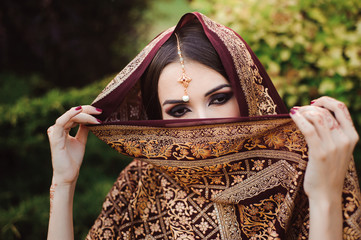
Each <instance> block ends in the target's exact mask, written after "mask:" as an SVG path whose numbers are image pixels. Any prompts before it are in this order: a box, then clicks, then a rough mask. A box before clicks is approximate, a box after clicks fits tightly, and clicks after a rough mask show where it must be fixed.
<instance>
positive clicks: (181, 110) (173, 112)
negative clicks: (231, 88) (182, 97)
mask: <svg viewBox="0 0 361 240" xmlns="http://www.w3.org/2000/svg"><path fill="white" fill-rule="evenodd" d="M232 97H233V92H228V93H217V94H214V95H212V96H211V100H210V102H209V104H208V106H210V105H213V104H215V105H223V104H225V103H227V102H228V100H229V99H231V98H232ZM216 101H219V102H216ZM187 112H191V110H190V109H189V108H187V105H184V104H180V105H176V106H174V107H172V108H171V109H170V110H169V111H167V114H168V115H170V116H172V117H176V118H180V117H182V116H184V115H185V114H186V113H187Z"/></svg>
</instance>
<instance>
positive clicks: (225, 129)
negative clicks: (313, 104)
mask: <svg viewBox="0 0 361 240" xmlns="http://www.w3.org/2000/svg"><path fill="white" fill-rule="evenodd" d="M101 128H104V129H102V130H100V129H101ZM90 129H91V131H93V132H94V133H95V134H98V135H102V136H99V137H100V138H101V139H103V140H104V141H105V142H107V143H108V144H109V145H110V146H112V147H113V148H115V149H116V150H118V151H119V152H121V153H122V154H127V155H129V156H133V157H134V156H137V157H136V159H135V160H134V161H133V162H132V163H131V164H130V165H129V166H128V167H127V168H126V169H124V170H123V171H122V173H121V174H120V176H119V178H118V179H117V181H116V182H115V184H114V186H113V188H112V189H111V190H110V192H109V194H108V195H107V196H106V199H105V201H104V204H103V209H102V212H101V214H100V215H99V217H98V218H97V220H96V221H95V223H94V226H93V227H92V229H91V230H90V232H89V234H88V236H87V239H88V240H89V239H192V240H193V239H194V240H195V239H307V238H308V226H309V213H308V200H307V196H306V194H305V193H304V191H303V187H302V180H303V176H304V172H305V169H306V164H307V147H306V144H305V141H304V138H303V136H302V135H301V134H299V133H298V132H297V129H295V126H294V124H293V122H292V121H290V120H289V119H274V120H262V121H251V122H239V123H227V124H213V125H201V126H193V127H178V128H158V127H135V126H120V125H118V126H117V127H116V128H115V129H113V128H112V127H111V126H109V125H108V126H107V125H104V126H91V127H90ZM257 129H258V130H257ZM109 132H112V134H110V133H109ZM220 133H222V134H220ZM118 134H119V135H118ZM119 136H122V138H121V139H122V140H121V141H120V140H119V139H120V138H119ZM155 136H157V138H155ZM177 136H178V137H177ZM155 139H157V140H155ZM360 198H361V195H360V190H359V186H358V180H357V176H356V171H355V167H354V162H353V161H351V162H350V167H349V169H348V173H347V175H346V179H345V184H344V190H343V216H344V238H345V239H360V237H361V222H360V216H361V210H360Z"/></svg>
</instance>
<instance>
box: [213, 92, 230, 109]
mask: <svg viewBox="0 0 361 240" xmlns="http://www.w3.org/2000/svg"><path fill="white" fill-rule="evenodd" d="M232 97H233V92H228V93H217V94H214V95H213V96H212V97H211V101H210V102H209V104H208V106H210V105H212V104H216V105H222V104H225V103H226V102H228V100H229V99H231V98H232ZM220 99H221V101H219V102H218V103H216V102H215V101H216V100H220Z"/></svg>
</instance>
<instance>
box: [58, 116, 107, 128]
mask: <svg viewBox="0 0 361 240" xmlns="http://www.w3.org/2000/svg"><path fill="white" fill-rule="evenodd" d="M99 123H101V121H100V120H99V119H97V118H96V117H94V116H92V115H89V114H87V113H79V114H78V115H76V116H74V117H73V118H71V119H70V120H69V121H68V122H67V123H66V124H65V126H64V129H70V128H73V127H75V126H77V125H79V124H99Z"/></svg>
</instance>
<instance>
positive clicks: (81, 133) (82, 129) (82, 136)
mask: <svg viewBox="0 0 361 240" xmlns="http://www.w3.org/2000/svg"><path fill="white" fill-rule="evenodd" d="M88 133H89V128H87V127H86V126H85V125H83V124H80V125H79V129H78V132H77V134H76V136H75V138H76V139H78V141H79V142H81V143H83V144H85V143H86V141H87V138H88Z"/></svg>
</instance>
